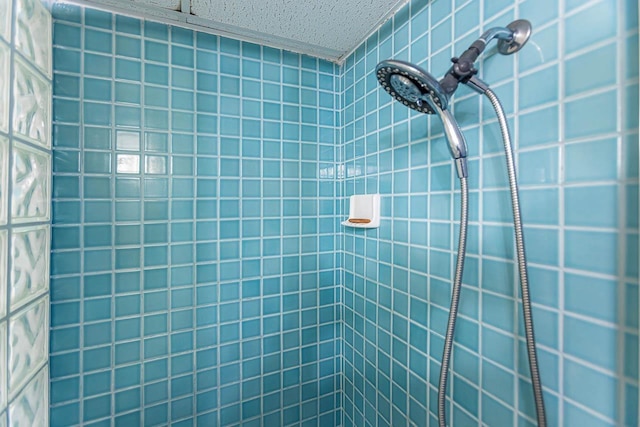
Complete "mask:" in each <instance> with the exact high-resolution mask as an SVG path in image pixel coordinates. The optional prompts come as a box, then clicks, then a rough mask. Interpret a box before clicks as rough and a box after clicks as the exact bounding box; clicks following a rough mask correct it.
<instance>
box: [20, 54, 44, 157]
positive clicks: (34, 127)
mask: <svg viewBox="0 0 640 427" xmlns="http://www.w3.org/2000/svg"><path fill="white" fill-rule="evenodd" d="M15 68H16V69H15V73H16V74H15V76H14V83H13V97H14V98H13V131H14V132H15V133H17V134H20V135H23V136H24V137H25V138H27V139H29V140H31V141H33V142H35V143H38V144H42V145H44V146H45V147H47V148H48V147H50V146H51V84H49V83H48V82H47V81H46V80H45V79H44V78H43V77H41V76H40V75H39V74H38V73H37V72H36V71H35V70H34V69H33V68H31V67H30V66H29V65H27V63H26V62H24V61H23V60H22V59H19V58H18V57H16V61H15Z"/></svg>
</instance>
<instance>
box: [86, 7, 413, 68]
mask: <svg viewBox="0 0 640 427" xmlns="http://www.w3.org/2000/svg"><path fill="white" fill-rule="evenodd" d="M76 1H78V2H80V3H85V4H90V5H94V6H98V7H100V6H102V7H104V8H107V9H111V10H116V11H121V12H122V11H124V12H130V13H132V14H134V15H137V16H143V17H148V18H150V19H158V20H162V21H165V22H169V23H172V24H176V25H183V26H187V27H191V28H196V29H200V30H203V31H206V32H211V33H216V34H220V35H224V36H229V37H234V38H238V39H241V40H247V41H252V42H256V43H260V44H265V45H268V46H273V47H278V48H282V49H287V50H291V51H295V52H300V53H306V54H309V55H313V56H317V57H321V58H325V59H329V60H332V61H335V62H340V61H341V60H342V59H344V58H345V56H346V55H347V54H349V53H350V52H351V51H353V49H355V48H356V47H357V46H358V45H359V44H360V43H361V42H362V41H364V40H365V39H366V37H367V36H368V35H369V34H371V33H372V32H373V31H374V30H375V29H377V28H378V27H379V26H380V25H381V24H382V23H383V22H385V21H386V20H387V19H389V18H390V17H391V16H392V15H393V13H394V12H396V11H397V10H398V9H399V8H400V7H401V6H402V5H404V4H405V3H406V2H407V0H76Z"/></svg>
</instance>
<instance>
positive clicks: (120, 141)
mask: <svg viewBox="0 0 640 427" xmlns="http://www.w3.org/2000/svg"><path fill="white" fill-rule="evenodd" d="M116 149H117V150H126V151H139V150H140V134H139V133H138V132H127V131H117V133H116Z"/></svg>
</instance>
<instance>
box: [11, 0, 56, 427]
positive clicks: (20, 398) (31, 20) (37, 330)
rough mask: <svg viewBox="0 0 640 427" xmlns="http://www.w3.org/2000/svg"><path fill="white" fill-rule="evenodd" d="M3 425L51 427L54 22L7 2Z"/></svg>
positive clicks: (30, 7)
mask: <svg viewBox="0 0 640 427" xmlns="http://www.w3.org/2000/svg"><path fill="white" fill-rule="evenodd" d="M0 10H2V16H0V426H7V425H10V426H17V425H28V426H42V427H46V426H48V425H49V423H48V416H49V412H48V401H49V387H48V379H49V371H48V361H49V332H48V331H49V294H48V290H49V247H50V241H51V239H50V206H51V186H50V182H51V35H50V29H51V15H50V13H49V12H48V10H47V9H46V8H45V6H44V5H43V4H42V3H41V2H40V1H39V0H16V1H12V0H2V1H0Z"/></svg>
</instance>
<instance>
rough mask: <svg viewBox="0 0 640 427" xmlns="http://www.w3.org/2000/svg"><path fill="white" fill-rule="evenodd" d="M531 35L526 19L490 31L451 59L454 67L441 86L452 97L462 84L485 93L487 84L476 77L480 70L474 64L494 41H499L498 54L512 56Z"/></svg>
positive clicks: (442, 80)
mask: <svg viewBox="0 0 640 427" xmlns="http://www.w3.org/2000/svg"><path fill="white" fill-rule="evenodd" d="M530 35H531V23H530V22H529V21H526V20H524V19H519V20H516V21H513V22H511V23H510V24H509V25H507V26H506V27H494V28H490V29H488V30H487V31H485V32H484V33H483V34H482V35H481V36H480V37H479V38H478V39H477V40H476V41H474V42H473V43H472V44H471V46H469V48H468V49H467V50H465V51H464V53H463V54H462V55H460V57H453V58H451V62H453V65H452V66H451V68H450V69H449V71H447V73H446V74H445V76H444V77H443V78H442V79H441V80H440V85H441V86H442V88H443V89H444V91H445V92H446V93H447V94H448V95H452V94H453V93H454V92H455V91H456V89H457V88H458V84H460V83H465V84H467V85H469V86H470V87H471V88H472V89H474V90H476V91H477V92H480V93H485V91H486V84H484V83H483V82H482V81H481V80H479V79H477V78H475V77H474V76H475V75H476V74H477V73H478V70H477V69H476V68H474V66H473V64H474V62H475V61H476V60H477V59H478V57H479V56H480V54H481V53H482V52H484V50H485V48H486V47H487V45H488V44H489V43H490V42H491V41H492V40H494V39H497V40H498V52H500V53H501V54H503V55H511V54H512V53H515V52H517V51H519V50H520V49H521V48H522V46H524V44H525V43H526V42H527V40H529V36H530Z"/></svg>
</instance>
